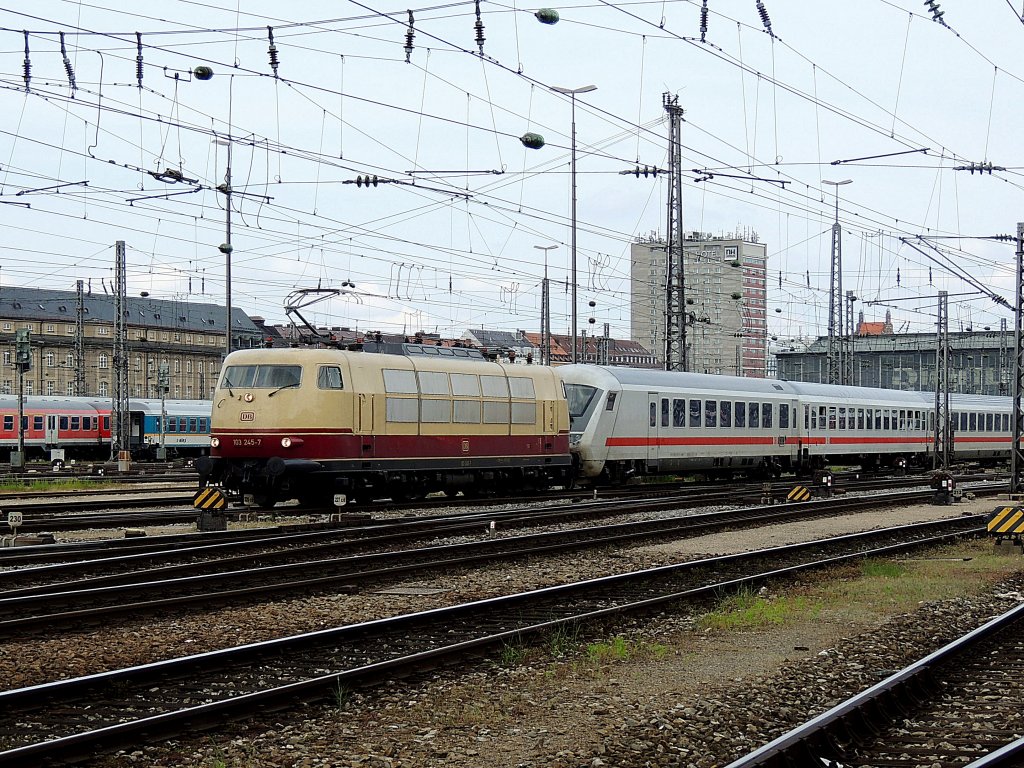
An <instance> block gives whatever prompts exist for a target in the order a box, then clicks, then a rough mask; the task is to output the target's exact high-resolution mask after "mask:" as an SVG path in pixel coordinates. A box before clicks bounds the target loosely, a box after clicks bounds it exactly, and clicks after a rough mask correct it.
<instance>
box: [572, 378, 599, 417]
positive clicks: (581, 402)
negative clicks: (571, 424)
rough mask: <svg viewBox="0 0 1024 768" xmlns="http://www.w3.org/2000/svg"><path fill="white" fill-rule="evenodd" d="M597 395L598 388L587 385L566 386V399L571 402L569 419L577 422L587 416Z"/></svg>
mask: <svg viewBox="0 0 1024 768" xmlns="http://www.w3.org/2000/svg"><path fill="white" fill-rule="evenodd" d="M596 393H597V388H596V387H589V386H587V385H586V384H566V385H565V399H566V400H568V401H569V418H570V419H573V420H576V419H578V418H580V417H581V416H582V415H583V414H585V413H586V412H587V408H588V407H589V406H590V403H591V402H592V401H593V399H594V395H595V394H596Z"/></svg>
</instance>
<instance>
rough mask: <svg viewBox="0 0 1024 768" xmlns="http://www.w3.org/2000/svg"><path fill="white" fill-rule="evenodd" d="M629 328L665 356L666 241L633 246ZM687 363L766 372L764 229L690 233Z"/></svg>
mask: <svg viewBox="0 0 1024 768" xmlns="http://www.w3.org/2000/svg"><path fill="white" fill-rule="evenodd" d="M630 264H631V266H630V294H631V299H632V310H631V315H630V326H631V327H630V335H631V337H632V339H633V340H634V341H636V342H637V343H638V344H640V345H642V346H643V347H646V348H647V349H649V350H651V352H652V353H653V354H654V355H655V356H657V358H658V359H659V360H663V359H664V355H665V315H666V311H667V307H668V297H667V293H666V283H667V281H668V269H667V267H668V263H667V258H666V245H665V241H664V240H659V239H657V238H652V239H642V240H640V241H638V242H636V243H633V244H632V246H631V248H630ZM683 274H684V284H685V297H686V304H685V306H686V310H687V317H686V347H687V359H688V369H689V370H690V371H695V372H697V373H718V374H731V375H734V376H755V377H764V376H765V375H766V372H767V362H768V344H767V337H768V314H767V300H768V296H767V291H768V286H767V276H768V273H767V255H766V249H765V246H764V244H763V243H759V242H758V241H757V234H756V233H750V234H749V235H746V234H744V235H742V236H741V235H738V234H737V235H724V236H721V237H714V236H712V235H711V234H710V233H703V232H689V233H686V236H685V241H684V243H683Z"/></svg>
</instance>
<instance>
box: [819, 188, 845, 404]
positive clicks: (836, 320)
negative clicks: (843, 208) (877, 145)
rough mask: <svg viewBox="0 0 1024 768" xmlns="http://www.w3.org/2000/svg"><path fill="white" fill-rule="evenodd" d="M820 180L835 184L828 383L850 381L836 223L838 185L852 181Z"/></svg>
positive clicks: (841, 247) (837, 223)
mask: <svg viewBox="0 0 1024 768" xmlns="http://www.w3.org/2000/svg"><path fill="white" fill-rule="evenodd" d="M821 183H822V184H829V185H831V186H833V187H835V188H836V220H835V223H834V224H833V225H832V268H831V270H830V280H829V291H828V378H827V382H826V383H828V384H849V383H850V382H849V381H847V371H846V366H845V365H844V361H843V357H844V355H843V343H842V337H843V255H842V254H843V243H842V230H841V229H840V227H839V187H840V186H842V185H843V184H852V183H853V179H843V180H842V181H829V180H828V179H822V180H821Z"/></svg>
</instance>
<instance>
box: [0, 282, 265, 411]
mask: <svg viewBox="0 0 1024 768" xmlns="http://www.w3.org/2000/svg"><path fill="white" fill-rule="evenodd" d="M125 308H126V313H127V318H126V326H127V334H128V338H127V339H126V347H127V350H128V394H129V397H143V398H158V397H160V387H159V384H160V381H159V377H160V372H161V370H164V371H166V377H167V392H166V396H167V397H168V398H169V399H174V400H192V399H209V398H210V397H211V396H212V393H213V388H214V386H215V384H216V381H217V376H218V374H219V372H220V367H221V363H222V361H223V359H224V354H225V340H224V332H225V328H224V321H225V311H224V308H223V307H221V306H218V305H216V304H205V303H195V302H190V301H168V300H163V299H152V298H149V297H127V298H126V302H125ZM80 314H81V318H82V320H81V325H80V324H79V294H78V293H77V292H75V291H52V290H46V289H38V288H17V287H11V288H0V354H2V355H3V360H2V362H3V365H2V368H0V392H2V393H3V394H17V392H18V379H19V374H18V372H17V369H16V366H15V365H14V360H15V334H16V333H17V331H18V330H19V329H27V330H28V331H29V334H30V345H31V367H30V368H29V370H28V371H27V372H25V374H24V377H23V380H22V384H23V387H24V392H25V394H26V395H51V396H53V395H83V396H95V397H112V396H113V392H114V377H115V375H116V374H115V367H114V345H115V336H114V333H115V323H114V321H115V319H116V318H115V311H114V297H113V296H109V295H105V294H92V293H88V294H87V293H83V294H82V295H81V313H80ZM263 335H264V334H263V331H262V330H261V328H260V327H259V326H258V325H257V324H256V323H255V322H254V321H253V320H252V319H251V318H250V317H249V316H248V315H246V314H245V312H243V311H242V310H240V309H238V308H235V309H233V310H232V336H233V345H234V348H236V349H238V348H243V347H250V346H258V345H259V344H260V343H261V341H262V338H263ZM79 350H80V351H79Z"/></svg>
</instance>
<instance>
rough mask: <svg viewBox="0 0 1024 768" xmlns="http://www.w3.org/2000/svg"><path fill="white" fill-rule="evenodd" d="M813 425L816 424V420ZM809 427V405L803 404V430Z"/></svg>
mask: <svg viewBox="0 0 1024 768" xmlns="http://www.w3.org/2000/svg"><path fill="white" fill-rule="evenodd" d="M814 426H815V427H817V426H818V420H817V419H815V420H814ZM810 428H811V407H810V406H809V405H805V406H804V431H807V430H809V429H810Z"/></svg>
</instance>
